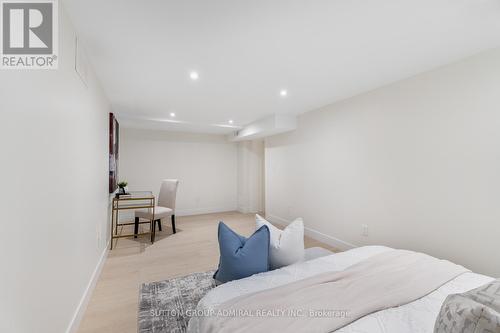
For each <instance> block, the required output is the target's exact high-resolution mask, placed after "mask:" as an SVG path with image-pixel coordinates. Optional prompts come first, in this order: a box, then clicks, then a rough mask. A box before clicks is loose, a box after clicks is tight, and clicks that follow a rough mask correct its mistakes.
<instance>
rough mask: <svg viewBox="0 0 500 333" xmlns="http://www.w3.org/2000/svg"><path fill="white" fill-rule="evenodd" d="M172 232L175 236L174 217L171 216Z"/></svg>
mask: <svg viewBox="0 0 500 333" xmlns="http://www.w3.org/2000/svg"><path fill="white" fill-rule="evenodd" d="M172 231H173V232H174V234H175V215H172Z"/></svg>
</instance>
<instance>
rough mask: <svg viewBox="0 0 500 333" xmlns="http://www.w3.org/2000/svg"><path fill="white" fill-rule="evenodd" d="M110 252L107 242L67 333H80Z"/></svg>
mask: <svg viewBox="0 0 500 333" xmlns="http://www.w3.org/2000/svg"><path fill="white" fill-rule="evenodd" d="M108 251H109V241H108V242H107V244H106V247H105V248H104V251H102V254H101V257H100V258H99V262H98V263H97V266H96V267H95V269H94V272H93V273H92V276H91V278H90V281H89V283H88V285H87V288H85V292H84V293H83V295H82V298H81V299H80V303H79V304H78V307H77V308H76V311H75V314H74V315H73V318H71V321H70V323H69V326H68V329H67V330H66V333H76V331H78V327H79V326H80V322H81V321H82V318H83V315H84V314H85V310H86V309H87V305H88V304H89V301H90V297H91V296H92V292H93V291H94V288H95V286H96V284H97V280H98V279H99V276H100V275H101V271H102V268H103V267H104V262H105V261H106V257H107V254H108Z"/></svg>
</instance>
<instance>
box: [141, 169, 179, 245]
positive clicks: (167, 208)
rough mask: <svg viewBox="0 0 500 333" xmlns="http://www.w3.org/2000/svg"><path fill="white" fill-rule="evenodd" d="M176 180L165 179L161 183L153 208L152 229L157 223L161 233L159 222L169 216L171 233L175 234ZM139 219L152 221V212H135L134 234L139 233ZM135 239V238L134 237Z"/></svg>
mask: <svg viewBox="0 0 500 333" xmlns="http://www.w3.org/2000/svg"><path fill="white" fill-rule="evenodd" d="M178 185H179V181H178V180H177V179H165V180H163V181H162V182H161V187H160V194H159V195H158V201H157V203H156V206H155V214H154V228H156V223H157V222H158V229H159V230H160V231H161V220H162V219H164V218H167V217H169V216H170V218H171V220H172V231H173V233H174V234H175V197H176V195H177V186H178ZM139 219H146V220H150V221H151V220H152V219H153V212H149V211H144V210H136V211H135V228H134V234H136V235H137V233H138V231H139ZM135 237H137V236H135Z"/></svg>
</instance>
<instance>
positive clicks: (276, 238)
mask: <svg viewBox="0 0 500 333" xmlns="http://www.w3.org/2000/svg"><path fill="white" fill-rule="evenodd" d="M255 224H256V227H257V229H259V228H260V227H262V226H263V225H266V226H267V227H268V228H269V234H270V236H271V237H270V241H269V263H270V265H271V269H276V268H280V267H283V266H288V265H291V264H294V263H296V262H299V261H302V260H303V259H304V222H303V221H302V219H301V218H298V219H296V220H295V221H293V222H292V223H290V224H289V225H288V226H287V227H286V228H285V229H283V230H280V229H278V228H276V227H275V226H274V225H272V224H271V223H269V222H267V221H266V220H265V219H264V218H263V217H262V216H260V215H255Z"/></svg>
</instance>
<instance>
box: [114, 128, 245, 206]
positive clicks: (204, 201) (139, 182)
mask: <svg viewBox="0 0 500 333" xmlns="http://www.w3.org/2000/svg"><path fill="white" fill-rule="evenodd" d="M120 139H121V142H120V179H124V180H127V181H128V182H129V189H130V190H150V191H153V192H154V193H155V194H157V193H158V192H159V190H160V183H161V180H162V179H165V178H175V179H179V181H180V183H179V189H178V193H177V215H192V214H203V213H211V212H221V211H232V210H236V208H237V162H238V161H237V144H236V143H231V142H228V141H227V139H226V137H225V136H223V135H206V134H189V133H178V132H167V131H154V130H142V129H131V128H122V129H121V134H120Z"/></svg>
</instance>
